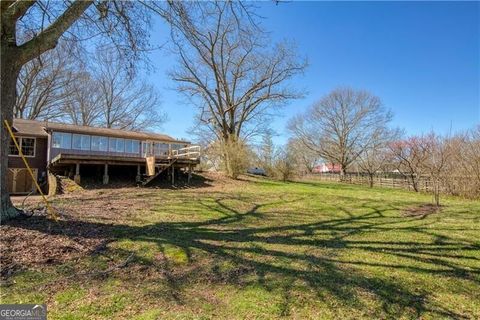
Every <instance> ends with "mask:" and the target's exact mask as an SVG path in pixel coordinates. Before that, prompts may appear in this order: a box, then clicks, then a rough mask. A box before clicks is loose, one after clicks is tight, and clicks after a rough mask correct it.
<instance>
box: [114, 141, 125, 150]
mask: <svg viewBox="0 0 480 320" xmlns="http://www.w3.org/2000/svg"><path fill="white" fill-rule="evenodd" d="M116 150H117V152H125V139H117V148H116Z"/></svg>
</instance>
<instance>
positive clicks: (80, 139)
mask: <svg viewBox="0 0 480 320" xmlns="http://www.w3.org/2000/svg"><path fill="white" fill-rule="evenodd" d="M72 149H77V150H90V136H88V135H85V134H73V137H72Z"/></svg>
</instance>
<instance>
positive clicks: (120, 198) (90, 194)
mask: <svg viewBox="0 0 480 320" xmlns="http://www.w3.org/2000/svg"><path fill="white" fill-rule="evenodd" d="M64 181H66V180H64ZM244 184H248V181H238V180H232V179H230V178H227V177H225V176H223V175H221V174H215V173H207V174H202V175H195V176H194V177H193V179H192V181H191V184H190V185H189V186H185V187H181V185H180V184H179V185H177V186H176V187H171V185H170V187H168V185H167V184H165V186H163V188H162V187H161V186H156V187H150V188H141V187H127V188H104V189H83V188H80V187H78V188H75V190H70V192H66V193H65V194H63V195H58V196H55V197H53V198H51V200H53V202H52V205H53V207H54V208H55V209H56V210H57V211H58V212H59V213H60V215H61V218H60V220H59V221H58V222H53V221H50V220H48V219H46V218H45V215H44V212H43V213H40V214H38V213H36V214H35V215H34V216H32V217H30V218H21V219H15V220H11V221H7V222H5V223H3V225H1V226H0V250H1V271H0V275H1V278H2V279H7V278H9V277H10V276H11V275H12V274H13V273H15V272H17V271H19V270H24V269H29V268H32V267H33V268H36V267H40V266H45V265H51V264H57V263H64V262H67V261H72V260H73V261H76V259H80V258H82V257H85V256H87V255H90V254H93V253H96V252H100V251H102V250H103V249H105V248H106V244H107V243H108V242H110V241H111V240H112V239H113V236H112V231H113V230H114V229H115V226H117V227H118V226H119V225H122V224H124V225H128V224H129V223H130V219H134V218H135V216H136V215H138V214H141V213H142V212H143V211H146V210H147V211H148V210H149V209H150V208H151V207H152V206H155V205H158V201H160V200H159V199H163V197H162V191H163V190H164V189H169V190H172V189H187V190H178V192H198V190H199V189H202V192H204V191H205V192H219V191H225V190H227V189H231V188H238V187H239V186H241V185H244ZM72 189H73V188H72ZM169 195H171V194H170V193H165V197H166V198H165V199H164V200H165V201H166V200H167V199H168V197H169ZM150 199H151V200H150ZM23 200H24V197H12V201H13V203H14V204H15V205H16V206H17V207H22V208H24V209H27V210H28V209H30V208H35V207H42V206H43V202H42V199H41V198H40V197H38V196H32V197H29V198H28V199H27V200H26V201H25V203H24V204H25V206H23V205H22V202H23ZM162 201H163V200H162ZM112 222H114V223H115V224H112Z"/></svg>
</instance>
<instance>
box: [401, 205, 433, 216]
mask: <svg viewBox="0 0 480 320" xmlns="http://www.w3.org/2000/svg"><path fill="white" fill-rule="evenodd" d="M441 210H442V207H441V206H436V205H434V204H431V203H427V204H422V205H419V206H415V207H410V208H408V209H406V210H405V211H403V212H402V215H403V216H404V217H420V218H425V217H427V216H429V215H431V214H434V213H439V212H440V211H441Z"/></svg>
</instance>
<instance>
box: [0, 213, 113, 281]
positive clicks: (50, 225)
mask: <svg viewBox="0 0 480 320" xmlns="http://www.w3.org/2000/svg"><path fill="white" fill-rule="evenodd" d="M90 226H91V224H89V225H85V227H84V228H82V226H81V225H79V224H78V223H75V224H70V223H69V222H68V221H67V220H65V219H61V220H60V221H59V222H53V221H50V220H47V219H45V217H44V216H38V215H36V216H33V217H30V218H24V217H22V218H18V219H15V220H11V221H8V222H7V223H6V224H4V225H2V226H0V243H1V257H2V258H1V262H2V263H1V266H2V267H1V278H2V279H7V278H8V277H9V276H10V275H11V274H13V273H14V272H16V271H19V270H23V269H28V268H31V267H36V266H40V265H49V264H56V263H63V262H66V261H71V260H75V259H77V258H80V257H82V256H85V255H88V254H92V253H94V252H98V251H101V250H103V248H104V247H105V246H106V243H108V241H109V239H110V235H109V234H107V233H105V231H104V230H100V229H95V228H91V227H90ZM86 228H88V229H86Z"/></svg>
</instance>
